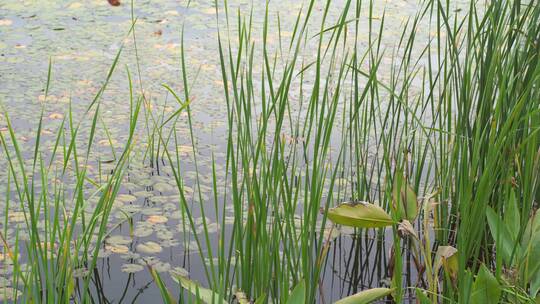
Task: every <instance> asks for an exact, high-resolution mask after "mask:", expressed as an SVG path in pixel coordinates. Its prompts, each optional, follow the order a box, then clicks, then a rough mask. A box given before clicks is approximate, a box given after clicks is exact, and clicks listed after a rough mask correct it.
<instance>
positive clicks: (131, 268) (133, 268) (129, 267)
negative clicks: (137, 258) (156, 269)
mask: <svg viewBox="0 0 540 304" xmlns="http://www.w3.org/2000/svg"><path fill="white" fill-rule="evenodd" d="M143 269H144V267H143V266H142V265H139V264H124V265H122V269H121V271H122V272H125V273H135V272H139V271H141V270H143Z"/></svg>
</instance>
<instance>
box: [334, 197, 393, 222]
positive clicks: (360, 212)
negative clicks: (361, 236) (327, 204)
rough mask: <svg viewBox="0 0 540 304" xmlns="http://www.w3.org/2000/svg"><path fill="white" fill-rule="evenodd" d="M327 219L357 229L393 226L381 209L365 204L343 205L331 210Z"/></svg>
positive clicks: (388, 216)
mask: <svg viewBox="0 0 540 304" xmlns="http://www.w3.org/2000/svg"><path fill="white" fill-rule="evenodd" d="M328 218H329V219H330V220H331V221H332V222H334V223H336V224H340V225H345V226H352V227H359V228H381V227H386V226H390V225H392V224H394V221H393V220H392V218H391V217H390V215H388V213H386V211H384V210H383V209H382V208H381V207H379V206H377V205H374V204H369V203H366V202H360V203H343V204H341V205H339V206H337V207H335V208H331V209H329V210H328Z"/></svg>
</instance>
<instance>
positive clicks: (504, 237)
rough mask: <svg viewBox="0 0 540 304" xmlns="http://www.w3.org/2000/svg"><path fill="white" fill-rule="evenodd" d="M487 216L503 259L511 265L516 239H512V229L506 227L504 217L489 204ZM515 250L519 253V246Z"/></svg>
mask: <svg viewBox="0 0 540 304" xmlns="http://www.w3.org/2000/svg"><path fill="white" fill-rule="evenodd" d="M486 217H487V221H488V226H489V230H490V231H491V236H492V237H493V239H494V240H495V242H498V244H497V248H498V249H499V250H500V253H501V254H502V257H503V260H504V261H505V263H506V264H507V265H510V259H511V258H512V251H513V250H514V241H512V236H511V234H510V231H508V228H507V227H506V225H505V224H504V222H503V221H502V219H501V218H500V217H499V216H498V215H497V214H496V213H495V211H494V210H493V209H492V208H491V207H489V206H488V207H487V209H486ZM515 250H516V253H519V248H515ZM514 262H515V259H514ZM514 262H512V264H514Z"/></svg>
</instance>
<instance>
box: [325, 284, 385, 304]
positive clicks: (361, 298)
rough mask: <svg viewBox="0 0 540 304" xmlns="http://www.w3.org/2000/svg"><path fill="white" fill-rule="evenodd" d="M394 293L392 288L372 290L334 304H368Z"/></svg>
mask: <svg viewBox="0 0 540 304" xmlns="http://www.w3.org/2000/svg"><path fill="white" fill-rule="evenodd" d="M392 291H394V290H393V289H390V288H382V287H381V288H372V289H368V290H364V291H361V292H359V293H357V294H354V295H352V296H348V297H346V298H343V299H341V300H339V301H337V302H335V303H334V304H367V303H371V302H373V301H375V300H378V299H380V298H383V297H386V296H388V295H390V294H391V293H392Z"/></svg>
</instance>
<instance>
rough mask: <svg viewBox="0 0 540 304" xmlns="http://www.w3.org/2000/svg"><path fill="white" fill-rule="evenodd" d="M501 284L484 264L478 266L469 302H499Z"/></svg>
mask: <svg viewBox="0 0 540 304" xmlns="http://www.w3.org/2000/svg"><path fill="white" fill-rule="evenodd" d="M501 291H502V289H501V286H500V284H499V282H498V281H497V279H496V278H495V276H493V274H492V273H491V272H490V271H489V269H487V267H486V266H485V265H482V266H480V270H479V271H478V275H477V276H476V280H475V281H474V284H473V290H472V294H471V299H470V300H471V301H470V303H499V299H500V297H501Z"/></svg>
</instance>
